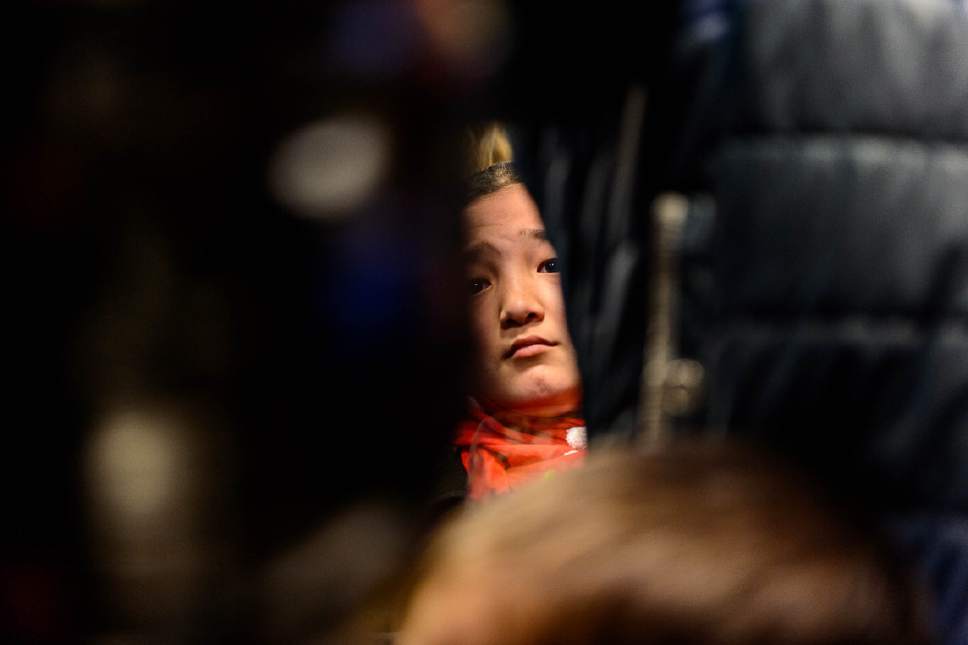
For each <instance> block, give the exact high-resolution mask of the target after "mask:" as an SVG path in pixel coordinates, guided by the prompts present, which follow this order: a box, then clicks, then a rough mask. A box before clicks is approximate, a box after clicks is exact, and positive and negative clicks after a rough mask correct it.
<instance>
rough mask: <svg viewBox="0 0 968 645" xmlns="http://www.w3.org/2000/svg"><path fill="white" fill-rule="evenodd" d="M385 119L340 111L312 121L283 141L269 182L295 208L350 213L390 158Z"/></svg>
mask: <svg viewBox="0 0 968 645" xmlns="http://www.w3.org/2000/svg"><path fill="white" fill-rule="evenodd" d="M389 150H390V145H389V135H388V133H387V130H386V128H385V127H384V126H383V124H382V123H380V122H379V121H377V120H375V119H371V118H366V117H362V116H341V117H334V118H332V119H328V120H326V121H321V122H318V123H313V124H311V125H308V126H306V127H304V128H303V129H301V130H298V131H297V132H295V133H294V134H292V135H291V136H289V137H288V138H287V139H286V140H284V141H283V142H282V144H280V146H279V148H278V150H277V151H276V153H275V154H274V155H273V158H272V160H271V161H270V164H269V186H270V189H271V190H272V192H273V194H274V195H275V197H276V198H277V199H278V200H279V201H280V202H282V203H283V204H285V205H286V206H287V207H288V208H289V209H291V210H292V211H293V212H294V213H295V214H297V215H300V216H303V217H310V218H320V219H334V218H339V217H342V216H346V215H348V214H350V212H351V211H353V209H355V208H358V207H359V206H361V205H363V204H364V203H365V202H366V201H367V200H368V199H369V198H370V197H372V196H373V194H374V193H375V191H376V190H377V189H378V188H379V185H380V182H381V180H382V179H383V176H384V174H385V173H386V168H387V165H388V161H389V156H390V154H389Z"/></svg>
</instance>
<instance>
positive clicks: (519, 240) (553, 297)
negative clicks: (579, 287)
mask: <svg viewBox="0 0 968 645" xmlns="http://www.w3.org/2000/svg"><path fill="white" fill-rule="evenodd" d="M511 154H512V152H511V144H510V140H509V138H508V136H507V134H506V132H505V131H504V129H503V128H502V127H501V126H500V125H497V124H490V125H487V126H485V127H483V128H480V129H479V130H478V131H477V132H476V133H475V134H474V135H473V136H472V144H471V146H470V163H471V166H472V168H473V169H474V170H475V171H476V172H474V174H473V175H472V176H471V177H470V180H469V195H468V201H467V205H466V207H465V209H464V212H463V223H464V230H465V247H464V258H465V268H466V271H467V285H468V289H469V292H470V321H471V336H472V338H473V341H474V358H473V361H472V370H473V373H472V375H471V377H470V387H471V389H472V392H471V396H472V398H471V400H470V406H469V407H470V410H469V415H470V418H469V419H467V420H465V421H464V422H462V423H461V424H460V426H459V428H458V432H457V437H456V445H457V448H458V452H459V454H460V458H461V462H462V464H463V466H464V469H465V470H466V472H467V476H468V484H467V491H468V495H469V496H470V497H471V498H472V499H479V498H481V497H483V496H485V495H488V494H491V493H496V492H504V491H507V490H510V489H512V488H514V487H515V486H517V485H518V484H519V483H521V482H523V481H526V480H527V479H530V478H531V477H533V476H534V475H536V474H538V473H547V472H550V471H556V470H561V469H565V468H569V467H571V466H573V465H575V464H577V463H578V462H580V460H581V458H582V457H583V456H584V451H585V444H586V440H585V427H584V426H585V423H584V421H583V420H582V419H581V418H580V416H579V407H580V404H581V379H580V376H579V373H578V365H577V363H576V359H575V349H574V346H573V344H572V341H571V337H570V335H569V333H568V325H567V322H566V319H565V305H564V297H563V295H562V290H561V281H560V276H559V271H560V266H559V260H558V258H557V254H556V252H555V249H554V247H553V246H552V245H551V242H549V240H548V237H547V235H546V234H545V231H544V224H543V222H542V219H541V214H540V213H539V211H538V208H537V206H536V205H535V202H534V200H533V199H532V197H531V195H530V193H529V192H528V190H527V188H526V187H525V185H524V184H523V183H522V181H521V179H520V178H519V177H518V175H517V174H516V172H515V170H514V167H513V166H512V163H511Z"/></svg>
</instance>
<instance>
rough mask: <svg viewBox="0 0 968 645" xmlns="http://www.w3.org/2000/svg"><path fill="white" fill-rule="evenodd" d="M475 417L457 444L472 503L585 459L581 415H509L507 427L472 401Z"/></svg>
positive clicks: (463, 425) (462, 427)
mask: <svg viewBox="0 0 968 645" xmlns="http://www.w3.org/2000/svg"><path fill="white" fill-rule="evenodd" d="M470 413H471V418H470V419H468V420H467V421H464V422H462V423H461V424H460V425H459V426H458V428H457V437H456V440H455V441H454V443H455V445H456V446H457V448H458V450H459V451H460V457H461V462H462V463H463V464H464V470H466V471H467V494H468V496H469V497H470V498H471V499H481V498H482V497H485V496H487V495H490V494H493V493H503V492H506V491H508V490H511V489H513V488H516V487H517V486H519V485H520V484H521V483H522V482H524V481H527V480H529V479H531V478H532V477H534V476H535V475H537V474H539V473H544V472H553V471H560V470H566V469H568V468H573V467H574V466H577V465H578V464H580V463H581V460H582V459H583V458H584V456H585V446H586V439H585V422H584V421H583V420H582V419H580V418H578V417H553V418H548V419H545V418H537V417H527V416H524V415H514V414H507V415H502V419H503V421H504V423H502V422H501V421H498V420H497V419H496V418H494V417H493V416H491V415H489V414H487V413H485V412H484V411H483V410H482V409H481V408H480V406H478V405H476V404H475V403H473V402H472V404H471V410H470ZM509 425H511V426H514V427H513V428H511V427H508V426H509Z"/></svg>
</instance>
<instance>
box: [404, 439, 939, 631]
mask: <svg viewBox="0 0 968 645" xmlns="http://www.w3.org/2000/svg"><path fill="white" fill-rule="evenodd" d="M401 636H402V638H401V642H402V643H405V644H406V645H414V644H421V645H443V644H448V643H455V644H456V643H461V644H463V645H484V644H490V643H501V644H503V645H515V644H524V643H530V644H533V643H710V644H713V643H717V644H719V643H722V644H727V643H729V644H734V645H739V644H753V643H758V644H766V643H784V644H787V645H801V644H802V645H806V644H811V645H814V644H817V645H819V644H827V645H834V644H839V643H844V644H846V643H853V644H858V643H871V644H874V643H878V644H880V645H884V644H891V643H896V644H902V643H904V644H908V643H924V642H927V641H926V640H925V637H924V635H923V630H922V628H921V622H920V611H919V609H918V599H917V597H916V595H915V593H914V592H913V590H912V587H911V586H910V585H909V583H908V581H907V580H906V578H905V576H904V575H903V573H902V572H901V571H900V570H899V567H898V566H897V564H896V563H895V562H892V560H891V559H890V558H889V557H888V556H886V555H885V554H884V553H883V552H882V551H881V550H880V547H879V546H878V545H877V543H876V542H875V541H874V539H873V537H872V536H871V535H869V534H868V533H867V532H865V531H864V530H863V528H862V527H859V526H857V525H855V524H854V523H853V522H852V521H850V520H849V519H847V518H846V517H844V516H843V515H841V514H839V513H838V512H837V511H835V510H834V509H832V508H829V507H827V506H826V505H825V504H824V503H823V502H821V501H819V500H818V498H817V497H816V496H814V495H813V494H812V493H811V490H810V488H809V487H808V486H807V485H806V484H805V483H804V482H801V481H799V480H798V479H797V478H796V477H795V476H794V475H792V474H790V473H788V472H787V471H785V470H783V469H782V468H780V467H778V466H777V465H775V464H772V463H770V462H767V461H766V460H764V459H762V458H761V457H759V456H757V455H753V454H749V453H747V452H744V451H742V450H739V449H736V448H727V447H724V446H722V445H693V446H690V445H685V446H678V447H673V448H671V449H669V450H667V451H665V452H662V453H656V454H650V455H620V454H606V455H604V456H601V457H599V458H597V459H595V460H593V461H591V462H590V463H589V464H588V466H587V467H586V468H583V469H580V470H576V471H571V472H568V473H564V474H561V475H558V476H556V477H554V478H550V479H546V480H544V481H542V482H540V483H537V484H535V485H533V486H531V487H529V488H525V489H522V490H521V491H518V492H516V493H514V494H511V495H507V496H505V497H502V498H498V499H495V500H493V501H492V502H489V503H486V504H481V505H479V506H475V507H472V508H471V509H469V510H468V511H467V512H466V514H464V515H462V516H460V517H458V518H457V519H456V520H455V521H454V522H453V523H452V524H451V525H449V526H447V527H445V529H444V530H443V531H442V533H441V534H440V535H439V536H438V537H437V539H436V541H435V542H434V543H433V545H432V546H431V549H430V551H429V553H428V557H427V559H426V561H425V562H424V568H423V570H422V571H421V577H420V579H419V581H418V583H417V586H416V589H415V593H414V595H413V596H412V600H411V604H410V606H409V608H408V612H407V615H406V619H405V623H404V627H403V632H402V634H401Z"/></svg>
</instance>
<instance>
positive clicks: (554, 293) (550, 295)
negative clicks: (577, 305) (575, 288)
mask: <svg viewBox="0 0 968 645" xmlns="http://www.w3.org/2000/svg"><path fill="white" fill-rule="evenodd" d="M549 282H550V284H548V285H547V289H546V290H545V293H544V302H545V316H546V317H547V318H550V319H551V320H553V321H554V324H555V325H556V326H557V327H558V329H560V330H561V331H563V332H564V333H565V334H567V333H568V321H567V319H566V317H565V298H564V295H563V294H562V292H561V283H560V282H559V281H558V280H557V279H555V280H554V281H550V280H549Z"/></svg>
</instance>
